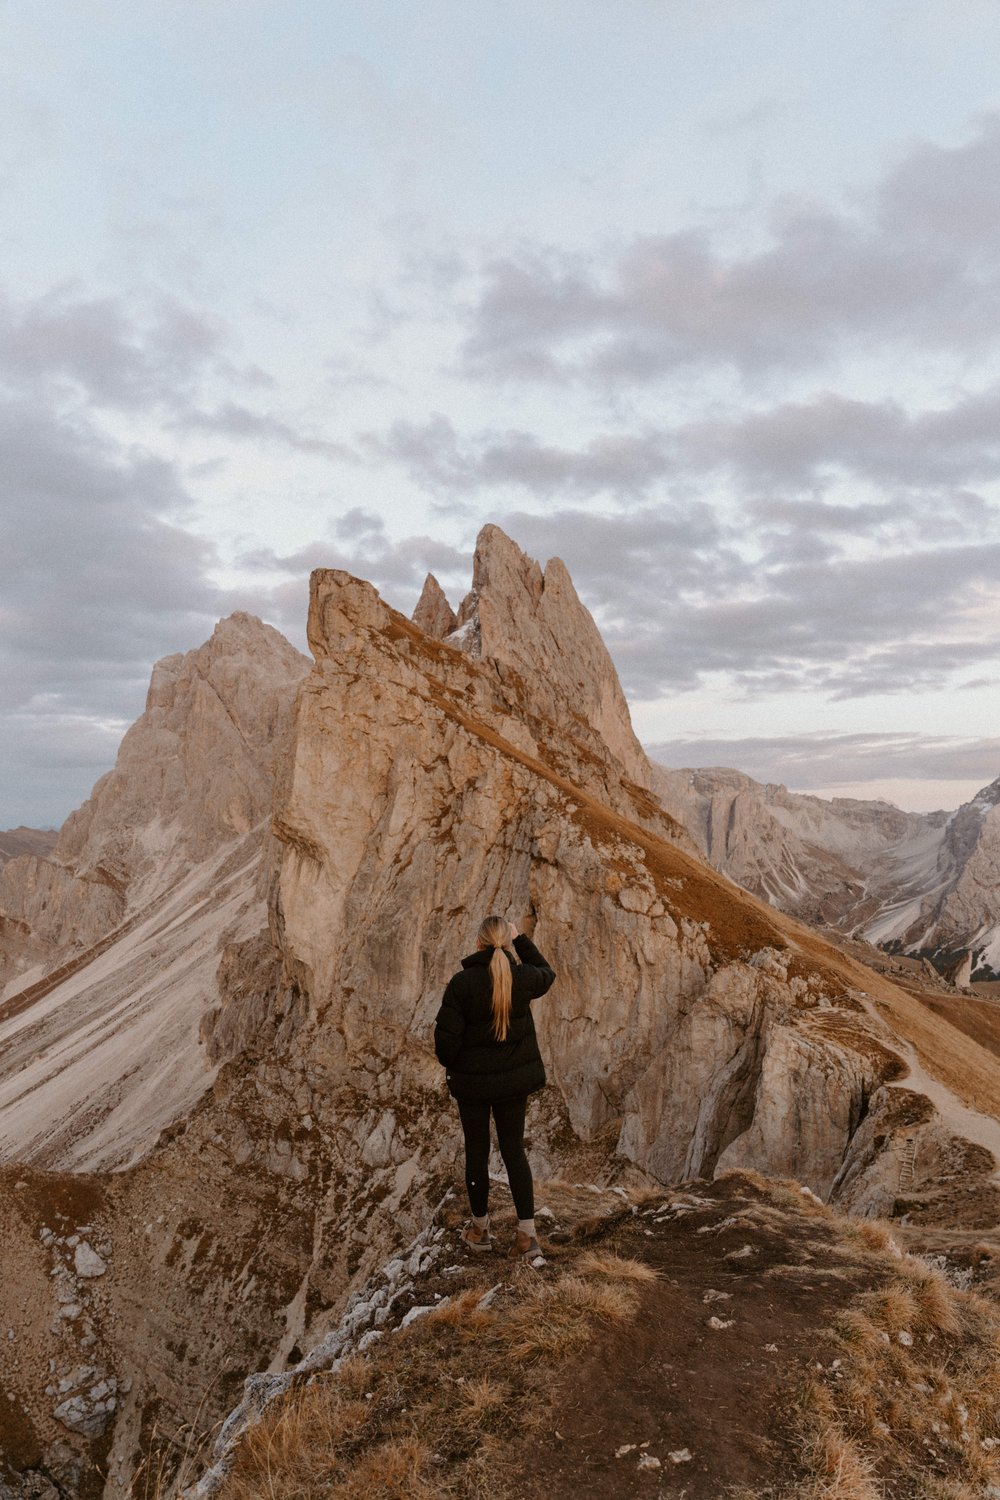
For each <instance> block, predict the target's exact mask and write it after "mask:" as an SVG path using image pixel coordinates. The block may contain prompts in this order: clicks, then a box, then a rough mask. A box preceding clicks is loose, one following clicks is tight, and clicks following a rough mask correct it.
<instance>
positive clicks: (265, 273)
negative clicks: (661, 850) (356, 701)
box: [0, 0, 1000, 826]
mask: <svg viewBox="0 0 1000 1500" xmlns="http://www.w3.org/2000/svg"><path fill="white" fill-rule="evenodd" d="M0 23H2V27H3V39H4V45H3V48H2V49H0V236H2V244H3V256H2V261H0V503H2V507H3V520H4V525H3V537H4V547H3V551H2V564H0V567H2V597H0V621H2V625H3V657H2V672H3V680H2V684H0V705H2V712H3V720H2V725H0V755H2V765H3V778H2V781H3V784H2V787H0V826H8V825H11V824H16V823H19V822H27V823H32V824H58V823H59V822H61V820H62V819H63V817H64V816H65V815H66V813H67V812H68V811H69V810H70V809H71V808H72V807H73V806H75V805H76V804H77V803H79V802H80V801H81V800H82V798H83V797H84V796H85V795H86V794H87V792H88V791H89V788H90V786H91V784H92V782H93V781H94V780H95V778H96V777H97V776H98V775H100V774H101V773H102V772H103V771H104V770H106V769H107V768H108V767H109V766H110V765H111V764H112V762H113V759H114V754H115V749H116V746H117V743H118V740H119V739H120V737H121V734H122V732H123V730H124V728H125V727H126V726H127V724H128V723H129V722H130V721H131V720H132V719H133V718H134V717H135V716H136V715H137V714H138V713H139V712H140V711H141V709H142V705H143V700H144V695H145V689H146V684H147V681H148V677H149V670H150V666H151V664H152V662H153V661H154V660H155V659H156V658H157V657H159V656H162V655H165V654H167V653H169V652H173V651H177V650H184V649H188V648H190V647H191V646H194V645H196V644H198V643H199V642H200V641H202V640H203V639H205V638H206V637H207V635H208V634H209V633H210V632H211V628H212V625H213V623H214V621H215V620H216V619H217V618H218V617H219V616H220V615H222V614H226V613H228V612H229V611H230V610H232V609H234V608H246V609H251V610H253V611H255V612H256V613H258V614H261V615H263V616H264V617H265V618H266V619H268V620H270V621H272V622H273V623H274V624H276V625H277V626H278V627H279V628H281V629H283V630H285V632H286V633H287V634H289V635H290V636H291V637H292V639H294V640H295V641H296V644H303V623H304V616H305V606H306V580H307V576H308V571H309V569H310V567H313V566H317V565H326V566H346V567H349V568H351V569H352V570H353V571H355V572H358V573H361V574H362V575H364V576H366V577H369V578H371V579H373V580H374V581H375V582H376V583H377V584H378V585H379V587H380V588H381V589H382V590H383V592H384V593H385V594H386V596H387V598H388V599H389V601H390V602H391V603H393V604H395V605H396V606H397V607H400V608H404V609H409V608H411V607H412V604H413V602H414V600H415V598H416V595H417V592H418V590H419V587H420V584H421V582H422V580H423V576H424V573H425V572H426V571H427V569H428V568H430V569H433V571H435V572H436V573H437V575H438V577H439V578H440V580H441V582H442V584H443V585H444V586H445V588H446V590H447V591H448V592H449V593H450V595H451V597H452V599H453V601H454V600H456V599H457V598H458V597H460V596H461V594H462V593H463V592H464V590H465V588H466V587H467V584H468V576H469V569H470V558H471V550H472V546H473V543H474V539H475V534H476V531H477V530H478V528H479V526H480V525H481V524H482V523H483V522H484V521H486V520H492V521H496V522H498V523H499V524H500V525H502V526H504V527H505V528H506V529H507V530H508V531H509V532H510V533H511V534H512V535H513V536H514V537H515V538H516V539H517V540H518V541H519V542H520V543H521V545H522V546H524V547H525V548H526V549H527V550H528V551H530V552H531V553H533V554H534V555H535V556H537V557H538V558H539V559H541V560H542V561H544V560H545V559H546V558H548V557H549V556H552V555H554V554H558V555H559V556H561V557H563V558H564V560H565V561H566V563H567V564H568V566H569V568H570V570H571V571H572V574H573V576H574V579H575V580H576V583H577V586H578V588H579V590H580V593H581V595H582V596H583V598H584V600H585V601H586V602H587V603H588V604H589V606H590V607H591V609H592V610H593V611H594V613H595V615H596V617H597V619H598V621H599V623H600V624H601V626H602V628H603V629H604V631H605V635H606V639H607V641H608V643H609V646H610V648H611V650H612V653H613V655H614V657H615V660H616V662H617V664H618V667H619V670H620V672H621V675H622V678H623V681H624V684H625V687H626V691H627V693H628V695H629V699H630V701H631V704H632V707H633V714H634V719H635V723H636V728H637V730H638V732H639V735H640V737H641V738H642V739H643V740H644V742H645V743H646V744H647V745H648V746H650V747H659V748H658V750H657V753H658V754H659V755H660V756H661V758H663V759H664V760H666V761H667V762H668V763H670V764H674V765H699V764H701V765H704V764H729V765H734V766H738V767H739V768H741V769H743V770H746V771H749V772H750V774H752V775H754V776H757V777H759V778H760V779H762V780H771V781H784V782H786V784H788V785H789V786H791V787H792V788H793V789H797V790H814V791H819V792H820V793H821V794H823V795H835V794H848V795H857V796H888V797H890V798H891V799H892V800H894V801H896V802H898V803H899V804H900V805H902V806H904V807H911V808H931V807H954V806H956V805H958V803H960V802H961V801H963V800H965V799H967V798H968V797H969V796H971V795H972V794H973V793H974V792H975V791H976V790H977V789H978V788H979V787H980V786H982V785H984V784H985V783H986V782H988V781H991V780H992V779H993V778H994V777H996V776H997V775H998V774H1000V737H998V736H1000V725H998V722H997V715H996V712H995V708H996V704H997V699H998V683H1000V512H998V499H1000V361H998V354H1000V194H998V192H997V183H998V182H1000V76H998V74H997V68H996V59H997V57H998V56H1000V7H998V6H997V5H996V4H995V0H898V3H897V0H864V3H862V0H812V3H810V4H808V5H805V4H803V3H802V0H752V3H751V0H616V3H613V4H612V3H609V0H601V3H596V0H523V3H521V0H505V3H504V4H502V5H498V4H487V3H481V0H420V3H419V4H418V3H410V0H394V3H380V0H364V3H362V4H359V3H357V0H349V3H348V0H75V3H74V0H52V3H49V4H45V5H39V4H38V3H37V0H19V3H18V0H6V3H4V0H0Z"/></svg>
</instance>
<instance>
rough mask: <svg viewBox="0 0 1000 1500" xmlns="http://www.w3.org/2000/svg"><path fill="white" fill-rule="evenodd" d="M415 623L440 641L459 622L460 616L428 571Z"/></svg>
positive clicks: (418, 601)
mask: <svg viewBox="0 0 1000 1500" xmlns="http://www.w3.org/2000/svg"><path fill="white" fill-rule="evenodd" d="M413 623H414V625H418V626H419V627H420V629H421V630H423V631H425V632H426V633H427V635H433V636H436V637H437V639H438V640H439V641H440V640H443V639H444V637H445V636H446V635H450V634H451V632H452V631H453V630H454V629H455V626H456V625H457V624H458V616H457V615H456V613H455V611H454V610H453V609H452V607H451V605H450V604H449V603H448V600H447V598H446V596H445V592H444V589H443V588H442V587H441V585H440V584H439V583H438V581H437V579H436V578H435V577H434V574H433V573H428V575H427V577H426V578H425V579H424V587H423V590H422V592H421V594H420V598H419V599H418V600H417V607H416V609H415V610H414V611H413Z"/></svg>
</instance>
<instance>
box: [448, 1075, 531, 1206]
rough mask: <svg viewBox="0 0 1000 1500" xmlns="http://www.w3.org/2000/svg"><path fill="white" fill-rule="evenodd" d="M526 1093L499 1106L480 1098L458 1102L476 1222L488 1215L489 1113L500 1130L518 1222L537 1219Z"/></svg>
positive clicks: (503, 1155)
mask: <svg viewBox="0 0 1000 1500" xmlns="http://www.w3.org/2000/svg"><path fill="white" fill-rule="evenodd" d="M527 1107H528V1096H527V1094H520V1095H518V1097H517V1098H516V1099H503V1100H501V1101H500V1103H499V1104H481V1103H480V1102H479V1100H478V1099H476V1100H472V1099H459V1101H458V1112H459V1114H460V1115H461V1117H462V1129H463V1130H464V1131H465V1185H466V1187H467V1188H468V1190H469V1203H470V1204H471V1206H472V1212H473V1214H474V1215H475V1216H476V1218H477V1219H481V1218H483V1217H484V1216H485V1213H486V1206H487V1203H488V1202H489V1193H490V1174H489V1161H490V1110H492V1111H493V1118H494V1120H495V1121H496V1127H497V1144H498V1145H499V1147H500V1155H501V1156H502V1157H503V1164H504V1166H505V1167H506V1168H507V1181H508V1182H509V1183H510V1192H511V1197H512V1198H513V1199H514V1208H515V1211H516V1213H517V1217H518V1218H519V1219H533V1218H534V1217H535V1189H534V1184H533V1183H532V1181H531V1168H530V1166H529V1165H528V1158H527V1156H526V1155H525V1151H524V1113H525V1110H526V1109H527Z"/></svg>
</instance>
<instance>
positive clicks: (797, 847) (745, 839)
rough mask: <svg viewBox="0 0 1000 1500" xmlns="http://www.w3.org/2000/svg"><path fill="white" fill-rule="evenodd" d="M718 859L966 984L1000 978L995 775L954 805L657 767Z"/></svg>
mask: <svg viewBox="0 0 1000 1500" xmlns="http://www.w3.org/2000/svg"><path fill="white" fill-rule="evenodd" d="M653 784H654V787H655V789H656V791H657V792H658V794H659V795H660V796H661V797H662V799H663V802H664V805H665V806H666V807H667V808H669V810H670V811H671V812H672V813H673V815H674V816H675V817H676V818H677V819H678V820H679V821H680V822H681V823H683V825H684V827H685V828H686V829H687V831H688V833H689V834H690V836H691V837H692V839H693V840H694V842H695V844H696V845H697V847H698V849H699V850H700V851H701V852H702V853H703V854H704V855H705V856H706V858H708V859H709V860H710V861H711V863H712V864H713V865H714V866H715V867H716V869H719V870H722V871H723V872H724V873H725V874H727V875H728V876H729V877H730V879H732V880H735V881H736V882H737V884H739V885H742V886H743V887H744V888H745V889H746V890H749V891H752V892H753V893H754V894H755V895H758V896H760V897H761V898H762V899H763V900H765V901H768V902H770V903H771V904H773V905H775V906H777V907H780V909H781V910H783V911H788V912H792V913H794V914H795V915H796V916H799V917H801V918H802V919H803V920H805V921H808V922H812V923H815V924H817V925H821V926H828V927H831V928H834V929H836V930H838V931H841V932H845V933H849V934H851V935H852V936H857V937H861V938H864V939H865V940H867V941H868V942H871V943H874V944H878V945H880V946H883V947H886V948H888V949H889V950H890V951H894V952H901V953H908V954H915V955H918V956H921V957H927V958H929V959H930V960H931V961H932V962H933V963H934V964H935V965H936V966H937V967H938V968H939V969H940V970H941V971H942V972H944V973H946V974H948V975H949V976H950V977H952V978H953V979H954V980H955V981H956V982H957V983H959V984H968V983H969V982H970V981H972V980H979V979H994V978H997V977H1000V778H998V779H997V780H996V781H994V782H992V783H991V784H990V785H989V786H987V787H984V788H983V790H982V791H981V792H979V793H978V795H977V796H976V797H975V798H973V800H972V801H971V802H967V803H965V804H964V805H963V806H962V807H960V808H958V810H957V811H955V812H953V813H944V812H934V813H907V812H903V811H901V810H900V809H899V808H897V807H894V806H892V804H891V803H887V802H864V801H858V800H853V799H849V798H840V797H838V798H834V799H833V800H832V801H828V800H826V799H824V798H819V797H810V796H807V795H804V794H802V793H796V792H789V791H788V790H787V789H786V788H785V787H783V786H778V785H774V784H763V783H761V782H757V781H754V780H753V779H752V778H751V777H749V776H746V775H744V773H742V772H740V771H733V770H728V769H724V768H719V767H713V768H706V769H701V770H668V769H667V768H665V767H660V766H657V767H655V768H654V782H653Z"/></svg>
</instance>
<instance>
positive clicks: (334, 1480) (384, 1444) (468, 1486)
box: [219, 1249, 656, 1500]
mask: <svg viewBox="0 0 1000 1500" xmlns="http://www.w3.org/2000/svg"><path fill="white" fill-rule="evenodd" d="M553 1269H554V1271H555V1274H546V1276H545V1277H539V1275H538V1273H537V1272H534V1271H531V1270H529V1269H528V1268H525V1267H521V1266H515V1267H513V1268H512V1270H511V1273H510V1275H511V1278H512V1284H511V1286H510V1288H509V1289H508V1290H505V1291H503V1292H501V1293H500V1295H499V1298H498V1304H497V1306H495V1307H494V1306H489V1307H485V1308H483V1307H480V1306H479V1303H480V1300H481V1298H482V1295H483V1292H484V1291H485V1290H486V1288H485V1286H476V1287H470V1288H468V1289H466V1290H465V1291H462V1292H460V1293H458V1294H457V1295H455V1296H453V1297H452V1298H450V1299H449V1301H448V1302H447V1303H445V1304H444V1305H443V1306H441V1307H440V1308H436V1309H435V1310H434V1311H433V1312H430V1313H427V1314H426V1315H425V1316H424V1317H422V1318H421V1319H419V1320H418V1322H416V1323H414V1324H413V1326H412V1327H411V1328H409V1329H407V1330H405V1331H404V1332H402V1333H397V1334H393V1335H391V1336H389V1337H387V1338H385V1339H382V1340H380V1341H379V1342H378V1343H376V1344H374V1345H373V1346H372V1347H371V1349H370V1351H369V1353H368V1355H367V1357H366V1358H363V1359H362V1358H359V1357H355V1358H353V1359H349V1360H347V1361H345V1362H344V1364H343V1365H342V1366H341V1367H340V1369H339V1371H337V1372H336V1373H331V1374H329V1375H324V1376H321V1377H319V1378H316V1379H314V1381H313V1383H312V1384H304V1385H302V1386H299V1387H298V1388H297V1389H295V1390H293V1391H292V1392H290V1393H288V1394H287V1395H286V1396H284V1397H282V1398H279V1399H278V1400H276V1401H275V1402H274V1403H273V1404H272V1406H270V1407H268V1408H266V1409H265V1411H264V1413H263V1416H262V1418H261V1420H260V1422H259V1423H258V1424H257V1426H255V1427H253V1428H251V1429H249V1430H248V1431H247V1432H246V1433H244V1435H243V1436H242V1438H241V1439H240V1440H239V1442H238V1444H237V1447H236V1450H235V1454H234V1461H233V1466H232V1469H231V1471H230V1473H229V1475H228V1476H227V1478H226V1479H225V1480H224V1482H223V1485H222V1488H221V1490H220V1492H219V1500H319V1497H320V1496H322V1497H323V1500H403V1497H405V1500H451V1497H453V1496H457V1495H461V1496H463V1497H479V1496H481V1497H483V1500H486V1497H488V1496H489V1497H495V1500H500V1497H501V1496H503V1495H504V1494H506V1493H508V1492H507V1491H505V1489H504V1474H505V1466H506V1465H507V1463H508V1462H509V1460H508V1457H507V1450H509V1448H510V1440H511V1438H512V1437H513V1436H514V1435H516V1434H518V1433H523V1432H524V1431H525V1430H526V1429H528V1428H530V1426H531V1425H532V1423H533V1422H535V1421H538V1420H540V1417H539V1413H540V1412H543V1411H544V1407H545V1399H544V1392H545V1388H546V1379H547V1377H546V1375H545V1374H544V1370H545V1367H546V1366H547V1365H548V1364H549V1363H551V1362H558V1361H559V1360H560V1359H562V1358H563V1357H564V1356H566V1355H568V1354H570V1353H572V1352H573V1351H575V1350H576V1349H578V1348H581V1347H583V1346H584V1345H586V1344H587V1343H588V1342H589V1340H590V1339H591V1338H592V1337H593V1334H594V1331H595V1328H596V1327H597V1326H599V1325H600V1324H602V1323H605V1324H606V1323H620V1322H622V1321H624V1320H626V1319H628V1318H630V1317H632V1316H634V1314H635V1312H636V1311H637V1309H638V1306H639V1300H640V1296H641V1292H642V1289H643V1287H644V1285H646V1284H648V1283H649V1282H650V1281H652V1280H654V1279H655V1277H656V1273H655V1272H654V1271H653V1270H652V1269H651V1268H649V1267H647V1266H645V1265H643V1264H642V1263H641V1262H639V1261H636V1260H630V1259H627V1258H626V1257H624V1256H620V1255H615V1254H613V1253H611V1252H609V1251H606V1250H598V1249H589V1250H585V1251H582V1252H580V1253H577V1254H575V1255H574V1256H572V1257H570V1258H569V1263H568V1266H567V1269H566V1270H565V1271H561V1270H560V1269H559V1268H558V1267H554V1268H553Z"/></svg>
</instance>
